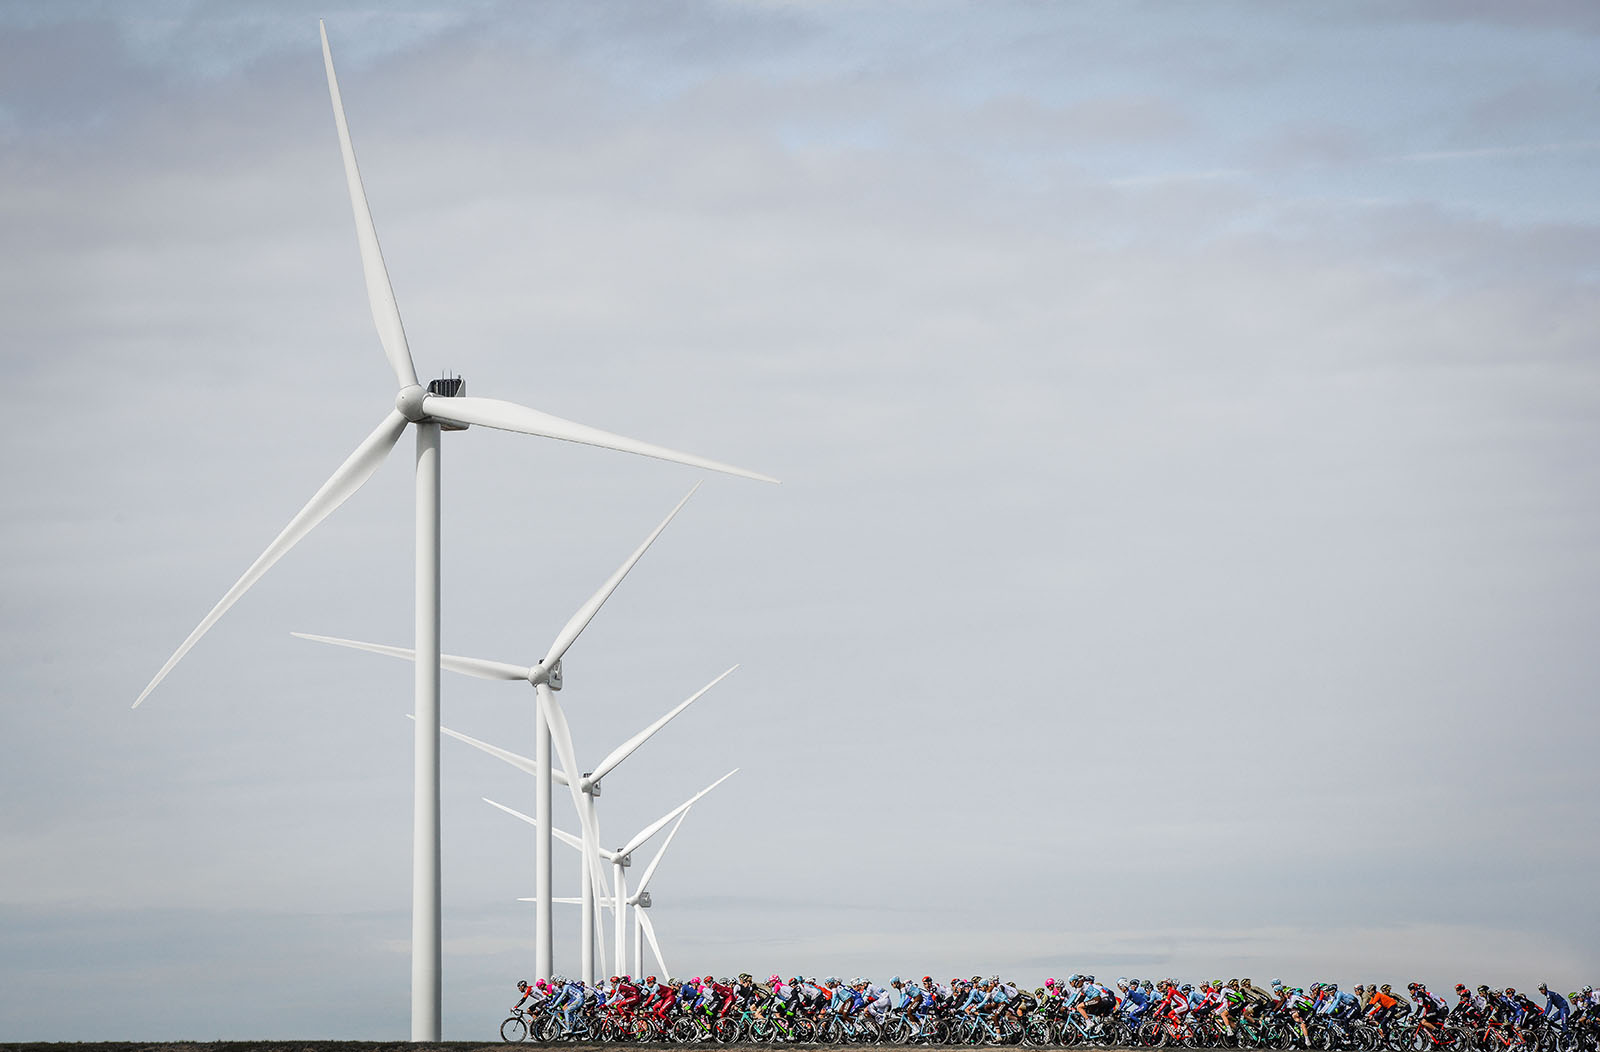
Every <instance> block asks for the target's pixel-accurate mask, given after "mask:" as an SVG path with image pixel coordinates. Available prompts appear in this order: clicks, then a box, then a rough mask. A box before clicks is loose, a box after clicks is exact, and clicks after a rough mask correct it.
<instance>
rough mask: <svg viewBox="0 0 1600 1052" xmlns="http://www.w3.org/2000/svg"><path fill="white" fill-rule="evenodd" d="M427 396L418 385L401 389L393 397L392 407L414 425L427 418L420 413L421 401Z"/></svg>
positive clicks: (424, 414)
mask: <svg viewBox="0 0 1600 1052" xmlns="http://www.w3.org/2000/svg"><path fill="white" fill-rule="evenodd" d="M427 395H428V392H426V391H424V390H423V389H422V387H421V386H420V385H418V384H412V385H411V386H409V387H402V388H400V393H399V394H397V395H395V396H394V407H395V408H396V409H398V410H400V415H401V416H403V417H405V418H406V419H407V420H409V421H411V422H412V423H413V424H415V423H417V422H418V421H420V420H422V419H423V418H424V417H426V416H427V414H426V413H424V412H423V411H422V400H423V399H424V398H426V397H427Z"/></svg>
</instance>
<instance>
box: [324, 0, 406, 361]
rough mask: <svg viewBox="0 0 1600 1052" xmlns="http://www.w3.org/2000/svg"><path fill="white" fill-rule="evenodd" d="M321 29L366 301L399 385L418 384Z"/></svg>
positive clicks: (334, 121)
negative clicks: (364, 277) (359, 254)
mask: <svg viewBox="0 0 1600 1052" xmlns="http://www.w3.org/2000/svg"><path fill="white" fill-rule="evenodd" d="M317 26H318V28H319V29H320V30H321V32H322V64H323V65H324V66H325V67H326V68H327V71H328V95H329V96H330V97H331V98H332V99H333V123H334V124H336V125H338V128H339V152H340V153H341V154H343V155H344V179H345V182H346V183H347V184H349V188H350V210H351V211H352V212H354V213H355V217H356V241H357V242H359V243H360V245H361V270H362V273H363V274H365V275H366V278H367V304H368V305H369V306H370V307H371V308H372V323H373V324H374V325H376V326H377V327H378V340H379V341H380V342H381V343H382V344H383V353H384V354H385V355H386V356H387V357H388V359H389V365H390V367H391V368H393V369H394V377H395V379H396V380H398V381H400V386H401V387H415V386H417V369H416V366H415V365H414V364H412V361H411V348H410V347H409V346H408V345H407V344H406V330H405V327H404V326H402V325H401V324H400V307H399V306H398V305H397V304H396V303H395V301H394V289H393V287H392V286H390V284H389V270H388V268H387V267H385V266H384V265H383V252H382V251H381V250H380V249H379V248H378V231H377V228H375V227H374V226H373V225H372V210H371V209H370V208H368V207H367V193H366V190H364V189H363V188H362V186H361V172H360V170H359V169H357V168H356V149H355V147H354V146H352V145H351V143H350V126H349V125H348V124H346V123H345V119H344V99H343V98H341V97H340V95H339V78H338V77H337V76H336V75H335V74H334V72H333V51H332V49H330V48H329V47H328V27H327V26H326V25H324V24H323V23H322V22H321V21H320V20H319V21H318V22H317Z"/></svg>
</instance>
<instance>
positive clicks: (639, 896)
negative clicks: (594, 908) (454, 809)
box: [485, 767, 739, 971]
mask: <svg viewBox="0 0 1600 1052" xmlns="http://www.w3.org/2000/svg"><path fill="white" fill-rule="evenodd" d="M737 773H739V769H738V768H737V767H735V768H734V769H733V770H731V771H729V772H728V773H727V774H725V775H723V776H722V777H721V778H718V779H717V780H716V781H714V782H712V783H711V784H710V785H708V786H706V787H705V788H704V789H702V790H700V791H699V792H698V793H695V794H694V795H693V796H691V797H690V798H689V799H687V800H685V801H684V802H683V803H681V804H679V805H678V806H677V807H674V808H673V809H672V810H670V811H668V812H667V813H666V814H664V815H662V816H661V817H660V818H658V819H656V820H655V821H654V822H651V823H650V824H649V825H647V826H645V827H644V828H643V829H641V830H639V831H638V832H637V833H635V834H634V835H633V837H632V838H631V839H630V840H629V841H628V842H627V843H626V844H624V845H623V846H621V847H619V848H615V849H610V850H608V849H606V848H601V849H599V850H598V851H596V852H595V854H597V855H598V856H599V857H600V858H601V859H603V860H604V861H606V862H609V863H611V866H612V893H613V897H612V901H611V903H610V905H611V908H612V910H613V911H614V913H615V916H614V921H615V925H616V944H617V950H616V961H617V969H618V971H621V970H622V968H623V966H624V963H625V962H626V961H627V952H626V950H627V942H626V939H627V932H628V925H627V917H628V907H629V906H643V907H644V908H646V909H648V908H649V907H648V896H647V895H646V894H645V893H644V892H645V888H646V887H647V886H648V885H649V883H650V878H651V877H652V876H654V875H655V871H656V866H657V865H659V864H660V862H661V856H662V855H663V854H665V853H666V850H667V845H668V844H670V843H672V838H673V836H675V835H676V834H677V831H678V827H677V826H673V829H672V832H671V833H669V834H668V835H667V839H666V840H665V841H664V842H663V843H662V845H661V847H660V849H659V850H658V851H657V852H656V854H655V857H654V858H652V859H651V860H650V864H649V865H648V866H646V867H645V871H644V873H643V874H642V875H641V876H640V878H639V886H638V888H636V889H635V892H634V894H633V895H629V894H628V890H627V877H626V875H625V871H626V868H627V867H628V866H629V865H631V864H632V855H633V852H635V851H637V850H639V848H641V847H643V846H644V845H645V844H646V843H647V842H648V841H649V840H650V838H651V837H653V836H655V835H656V834H657V833H659V832H661V830H662V829H664V828H665V827H666V826H667V824H668V823H669V822H672V821H673V820H674V819H676V820H677V821H678V823H679V825H681V824H682V823H683V819H684V817H686V816H687V815H688V813H689V809H690V808H691V807H693V806H694V805H695V804H697V803H699V802H700V801H701V799H703V798H704V797H705V795H706V794H707V793H709V792H711V790H713V789H715V788H716V787H717V786H719V785H721V784H722V783H723V782H725V781H727V780H728V779H729V778H732V777H733V776H734V775H735V774H737ZM485 802H486V803H488V804H490V805H492V806H494V807H498V808H499V809H500V810H502V811H504V812H506V813H507V814H510V815H514V816H516V817H517V818H520V819H522V820H523V821H524V822H527V823H528V824H529V825H532V826H534V827H536V828H538V829H539V832H540V836H541V838H542V837H543V836H544V833H545V831H546V830H548V829H550V826H549V825H548V824H545V825H540V823H539V821H538V819H536V818H532V817H530V816H528V815H525V814H523V813H522V812H520V811H517V810H514V809H512V808H510V807H507V806H505V805H504V804H499V803H495V802H494V801H493V800H489V799H487V798H485ZM554 833H555V836H556V837H558V838H559V839H561V840H562V841H563V842H565V843H568V844H572V845H573V846H574V847H578V848H580V849H583V848H584V847H585V845H584V843H583V841H582V840H581V839H580V838H578V837H574V836H572V834H570V833H563V832H561V831H560V830H555V831H554ZM546 898H547V897H546V896H543V895H536V896H534V901H535V902H536V903H537V902H539V901H541V900H546ZM635 912H636V914H637V916H638V918H639V921H638V923H639V926H640V927H641V928H642V929H643V930H644V934H645V936H646V937H647V938H648V939H649V940H650V946H651V949H653V950H654V951H655V955H656V961H657V962H658V963H660V964H661V968H662V970H663V971H665V970H666V963H665V962H664V961H662V958H661V947H660V945H659V944H658V943H657V942H656V937H655V927H654V926H653V925H652V924H651V923H650V918H649V917H646V916H644V914H643V912H642V910H636V911H635ZM638 964H639V965H640V966H642V965H643V959H642V957H641V958H640V960H639V961H638Z"/></svg>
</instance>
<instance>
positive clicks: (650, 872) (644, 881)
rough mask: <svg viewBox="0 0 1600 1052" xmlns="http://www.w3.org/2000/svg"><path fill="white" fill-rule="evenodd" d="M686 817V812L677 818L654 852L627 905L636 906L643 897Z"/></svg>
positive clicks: (687, 813) (687, 814)
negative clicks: (665, 837) (640, 897)
mask: <svg viewBox="0 0 1600 1052" xmlns="http://www.w3.org/2000/svg"><path fill="white" fill-rule="evenodd" d="M688 817H689V812H688V811H685V812H684V813H683V814H681V815H679V816H678V822H677V824H676V825H674V826H673V827H672V830H671V832H669V833H668V834H667V839H665V840H663V841H662V842H661V847H660V848H659V849H658V850H657V851H656V855H655V857H654V858H652V859H651V860H650V864H649V865H648V866H646V867H645V868H644V874H643V875H642V876H640V877H639V886H638V887H636V888H634V889H633V897H632V898H630V899H629V900H628V905H630V906H633V905H637V904H638V902H639V896H640V895H643V894H644V892H645V889H646V888H648V887H649V886H650V878H651V877H653V876H655V875H656V867H657V866H659V865H660V864H661V856H662V855H665V854H666V853H667V845H669V844H671V843H672V838H673V837H675V836H677V835H678V829H679V827H681V826H682V825H683V820H684V819H685V818H688Z"/></svg>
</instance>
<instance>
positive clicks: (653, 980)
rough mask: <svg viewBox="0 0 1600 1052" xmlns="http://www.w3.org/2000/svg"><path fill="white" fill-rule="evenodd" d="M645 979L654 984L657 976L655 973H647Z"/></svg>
mask: <svg viewBox="0 0 1600 1052" xmlns="http://www.w3.org/2000/svg"><path fill="white" fill-rule="evenodd" d="M644 981H645V982H647V983H651V984H654V983H655V981H656V977H655V976H653V975H647V976H645V977H644Z"/></svg>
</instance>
